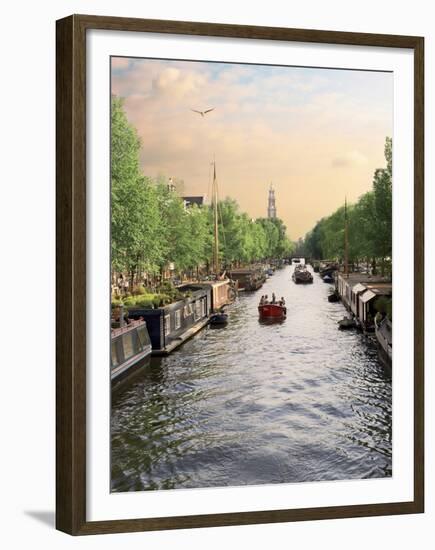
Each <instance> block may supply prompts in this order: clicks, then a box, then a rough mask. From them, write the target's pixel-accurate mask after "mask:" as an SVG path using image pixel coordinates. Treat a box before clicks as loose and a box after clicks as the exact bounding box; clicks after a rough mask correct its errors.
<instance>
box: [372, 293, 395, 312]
mask: <svg viewBox="0 0 435 550" xmlns="http://www.w3.org/2000/svg"><path fill="white" fill-rule="evenodd" d="M391 301H392V300H391V298H389V297H388V296H379V298H376V300H375V303H374V308H375V310H376V311H378V312H379V313H383V314H386V313H387V309H388V308H389V305H390V304H391ZM390 311H391V308H390Z"/></svg>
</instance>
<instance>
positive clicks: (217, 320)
mask: <svg viewBox="0 0 435 550" xmlns="http://www.w3.org/2000/svg"><path fill="white" fill-rule="evenodd" d="M212 208H213V271H214V274H215V277H216V279H215V281H212V282H210V286H211V290H212V292H211V295H212V311H213V314H212V315H211V317H210V321H209V322H210V325H212V326H222V325H226V324H227V322H228V314H227V313H225V311H224V307H225V306H226V305H228V304H230V303H232V302H234V300H235V299H236V297H237V289H236V288H235V286H234V284H233V283H232V281H231V280H230V279H228V277H226V276H225V272H224V273H223V274H221V269H220V259H219V209H218V208H219V207H218V183H217V177H216V161H213V186H212Z"/></svg>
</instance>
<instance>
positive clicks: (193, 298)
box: [129, 284, 212, 355]
mask: <svg viewBox="0 0 435 550" xmlns="http://www.w3.org/2000/svg"><path fill="white" fill-rule="evenodd" d="M178 289H179V290H180V291H181V292H188V293H189V294H190V296H188V297H187V298H184V299H183V300H177V301H176V302H174V303H172V304H169V305H167V306H163V307H158V308H156V309H144V308H139V307H134V308H131V309H130V310H129V317H130V318H132V319H139V318H141V317H142V318H143V319H145V321H146V323H147V327H148V332H149V335H150V339H151V345H152V355H168V354H169V353H171V352H172V351H173V350H174V349H176V348H177V347H179V346H180V345H181V344H183V343H184V342H185V341H186V340H188V339H189V338H191V337H192V336H193V335H194V334H196V333H197V332H198V331H199V330H201V329H202V328H203V327H204V326H205V325H206V324H207V322H208V318H209V315H210V312H211V303H212V302H211V288H210V286H207V285H204V286H203V285H202V284H201V285H200V284H190V285H189V284H187V285H183V286H180V287H178Z"/></svg>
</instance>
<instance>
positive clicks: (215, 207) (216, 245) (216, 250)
mask: <svg viewBox="0 0 435 550" xmlns="http://www.w3.org/2000/svg"><path fill="white" fill-rule="evenodd" d="M213 217H214V248H213V260H214V270H215V273H216V276H218V275H219V231H218V190H217V181H216V161H213Z"/></svg>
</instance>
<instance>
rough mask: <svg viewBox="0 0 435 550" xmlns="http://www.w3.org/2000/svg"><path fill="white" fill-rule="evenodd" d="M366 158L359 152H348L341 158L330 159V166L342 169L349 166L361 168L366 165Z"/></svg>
mask: <svg viewBox="0 0 435 550" xmlns="http://www.w3.org/2000/svg"><path fill="white" fill-rule="evenodd" d="M367 162H368V158H367V157H366V156H365V155H363V154H362V153H360V152H359V151H348V152H347V153H344V154H343V155H341V156H338V157H335V158H334V159H332V166H334V167H335V168H343V167H349V166H352V165H353V166H363V165H364V164H367Z"/></svg>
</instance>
